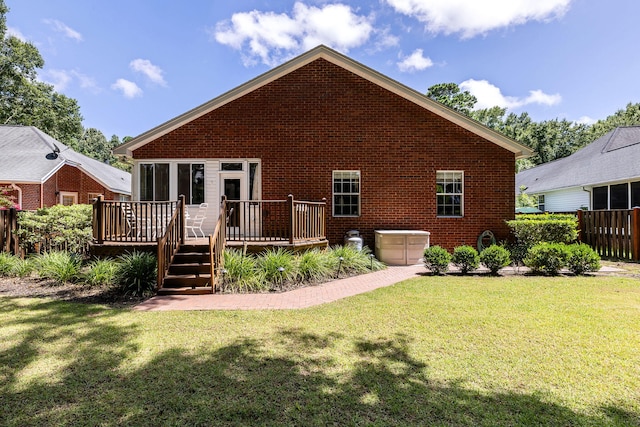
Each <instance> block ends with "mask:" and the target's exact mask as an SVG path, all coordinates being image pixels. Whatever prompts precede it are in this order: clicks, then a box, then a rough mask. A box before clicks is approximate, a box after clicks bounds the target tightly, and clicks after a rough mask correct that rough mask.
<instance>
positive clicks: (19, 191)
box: [11, 182, 22, 209]
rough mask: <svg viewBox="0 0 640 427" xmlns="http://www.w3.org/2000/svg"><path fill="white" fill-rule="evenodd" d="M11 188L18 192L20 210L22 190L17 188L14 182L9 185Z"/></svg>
mask: <svg viewBox="0 0 640 427" xmlns="http://www.w3.org/2000/svg"><path fill="white" fill-rule="evenodd" d="M11 188H13V189H14V190H16V191H17V192H18V206H20V209H22V188H20V187H18V186H17V185H16V184H15V182H12V183H11Z"/></svg>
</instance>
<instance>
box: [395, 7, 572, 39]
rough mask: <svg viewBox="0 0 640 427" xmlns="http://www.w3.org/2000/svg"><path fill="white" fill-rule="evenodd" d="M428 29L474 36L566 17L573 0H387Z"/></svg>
mask: <svg viewBox="0 0 640 427" xmlns="http://www.w3.org/2000/svg"><path fill="white" fill-rule="evenodd" d="M385 1H386V2H387V3H388V4H389V5H390V6H392V7H393V8H394V9H395V10H396V11H397V12H399V13H402V14H405V15H408V16H412V17H414V18H416V19H418V20H419V21H420V22H423V23H424V24H425V25H426V28H427V30H428V31H430V32H432V33H435V34H438V33H442V34H445V35H449V34H460V35H461V37H462V38H471V37H474V36H477V35H480V34H485V33H487V32H489V31H491V30H495V29H498V28H504V27H509V26H513V25H522V24H525V23H527V22H528V21H548V20H552V19H555V18H559V17H562V16H563V15H564V14H565V13H566V12H567V11H568V10H569V6H570V4H571V2H572V1H573V0H483V1H479V0H385Z"/></svg>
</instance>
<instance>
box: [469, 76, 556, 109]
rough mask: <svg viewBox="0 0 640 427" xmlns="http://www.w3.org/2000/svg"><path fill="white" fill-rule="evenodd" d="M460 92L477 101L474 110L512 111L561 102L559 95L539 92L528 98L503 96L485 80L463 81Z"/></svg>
mask: <svg viewBox="0 0 640 427" xmlns="http://www.w3.org/2000/svg"><path fill="white" fill-rule="evenodd" d="M459 86H460V89H461V90H463V91H464V90H467V91H469V92H470V93H471V94H472V95H473V96H475V97H476V98H477V99H478V102H477V103H476V105H475V108H476V109H483V108H491V107H496V106H498V107H502V108H507V109H513V108H518V107H522V106H525V105H529V104H540V105H546V106H552V105H557V104H559V103H560V102H561V101H562V96H560V94H557V93H556V94H553V95H549V94H546V93H544V92H542V91H541V90H532V91H529V96H527V97H524V98H518V97H515V96H505V95H503V94H502V91H501V90H500V88H499V87H497V86H494V85H492V84H491V83H489V82H488V81H486V80H473V79H469V80H465V81H464V82H462V83H460V85H459Z"/></svg>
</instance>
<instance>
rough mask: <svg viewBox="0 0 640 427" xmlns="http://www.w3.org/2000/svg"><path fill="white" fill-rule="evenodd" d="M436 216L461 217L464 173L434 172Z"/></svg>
mask: <svg viewBox="0 0 640 427" xmlns="http://www.w3.org/2000/svg"><path fill="white" fill-rule="evenodd" d="M436 200H437V202H436V203H437V215H438V216H448V217H461V216H462V215H463V206H464V172H462V171H438V172H436Z"/></svg>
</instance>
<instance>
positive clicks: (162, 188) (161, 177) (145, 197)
mask: <svg viewBox="0 0 640 427" xmlns="http://www.w3.org/2000/svg"><path fill="white" fill-rule="evenodd" d="M139 170H140V180H139V182H140V200H142V201H144V202H147V201H156V202H158V201H160V202H164V201H167V200H169V163H141V164H140V169H139Z"/></svg>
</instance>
